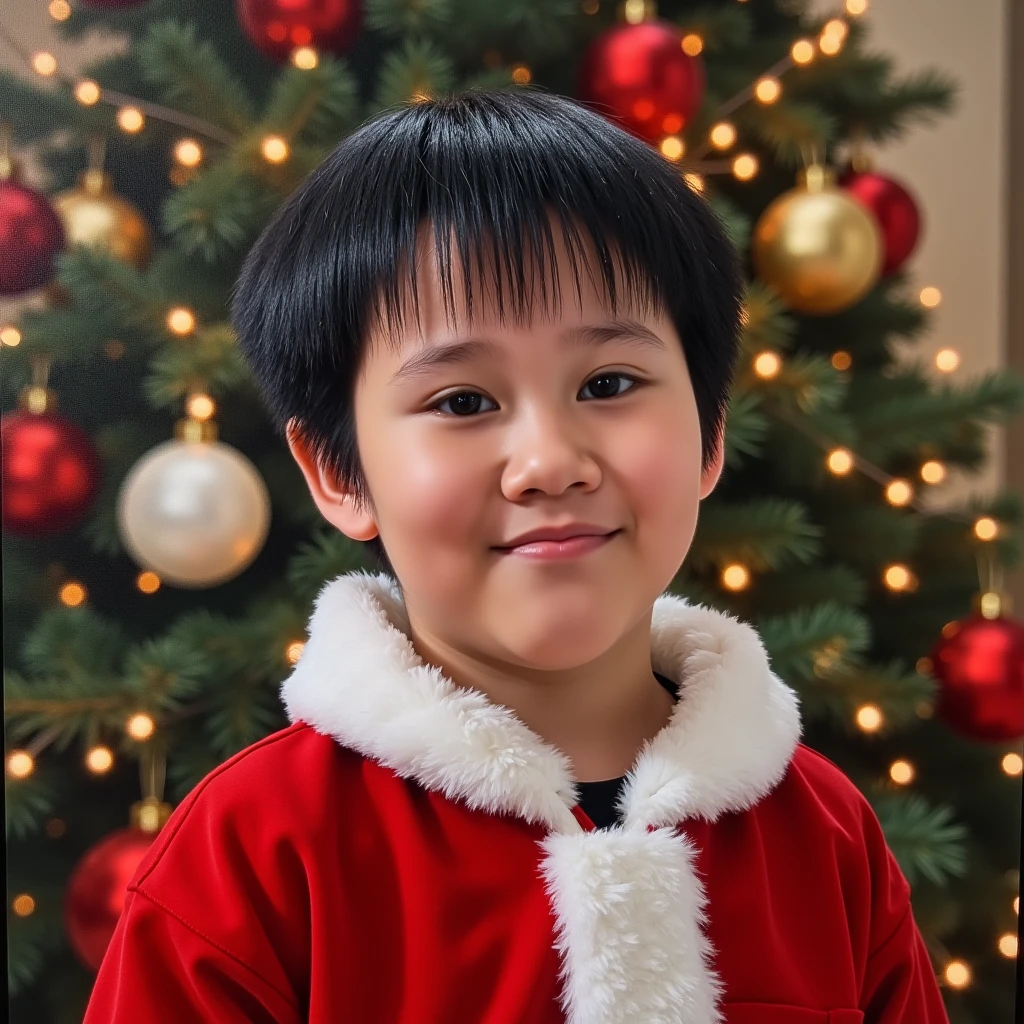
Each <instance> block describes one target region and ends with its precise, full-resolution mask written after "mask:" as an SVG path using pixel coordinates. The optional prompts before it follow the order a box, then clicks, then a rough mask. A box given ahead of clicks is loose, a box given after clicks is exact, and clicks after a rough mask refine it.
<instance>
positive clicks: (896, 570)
mask: <svg viewBox="0 0 1024 1024" xmlns="http://www.w3.org/2000/svg"><path fill="white" fill-rule="evenodd" d="M882 580H883V582H884V583H885V585H886V586H887V587H888V588H889V589H890V590H892V591H895V592H896V593H902V592H903V591H906V590H913V589H914V582H915V580H914V574H913V573H912V572H911V571H910V570H909V569H908V568H907V567H906V566H905V565H902V564H901V563H899V562H894V563H893V564H892V565H889V566H886V569H885V572H884V573H883V574H882Z"/></svg>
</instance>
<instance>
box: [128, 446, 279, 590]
mask: <svg viewBox="0 0 1024 1024" xmlns="http://www.w3.org/2000/svg"><path fill="white" fill-rule="evenodd" d="M117 515H118V525H119V527H120V532H121V539H122V540H123V541H124V544H125V547H127V548H128V551H129V552H130V553H131V555H132V557H133V558H134V559H135V561H136V562H137V563H138V564H139V565H140V566H143V567H144V568H146V569H151V570H152V571H153V572H155V573H156V574H157V575H158V576H159V577H160V578H161V580H163V581H165V582H167V583H170V584H173V585H175V586H179V587H190V588H195V589H199V588H203V587H214V586H217V585H218V584H220V583H225V582H227V581H228V580H230V579H232V578H233V577H235V576H237V575H238V574H239V573H240V572H242V570H244V569H245V568H246V567H247V566H248V565H249V564H250V563H251V562H252V561H253V559H255V558H256V556H257V555H258V554H259V553H260V550H261V548H262V547H263V544H264V541H266V539H267V531H268V529H269V527H270V495H269V494H268V493H267V487H266V484H264V482H263V478H262V477H261V476H260V475H259V472H258V471H257V469H256V467H255V466H254V465H253V464H252V463H251V462H250V461H249V460H248V459H247V458H246V457H245V456H244V455H242V454H241V452H239V451H237V450H236V449H234V448H232V447H231V446H230V445H226V444H223V443H221V442H220V441H202V442H201V441H179V440H173V441H165V442H164V443H163V444H161V445H158V446H157V447H156V448H154V449H153V450H152V451H150V452H147V453H146V454H145V455H144V456H143V457H142V458H141V459H139V461H138V462H137V463H136V464H135V465H134V466H133V467H132V469H131V471H130V472H129V474H128V476H127V477H125V480H124V483H123V484H122V486H121V492H120V495H119V497H118V508H117Z"/></svg>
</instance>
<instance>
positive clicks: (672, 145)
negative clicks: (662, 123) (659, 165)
mask: <svg viewBox="0 0 1024 1024" xmlns="http://www.w3.org/2000/svg"><path fill="white" fill-rule="evenodd" d="M685 152H686V146H684V145H683V140H682V139H679V138H677V137H676V136H675V135H670V136H669V137H668V138H667V139H662V140H661V155H662V156H664V157H667V158H668V159H669V160H672V161H676V160H682V158H683V154H684V153H685Z"/></svg>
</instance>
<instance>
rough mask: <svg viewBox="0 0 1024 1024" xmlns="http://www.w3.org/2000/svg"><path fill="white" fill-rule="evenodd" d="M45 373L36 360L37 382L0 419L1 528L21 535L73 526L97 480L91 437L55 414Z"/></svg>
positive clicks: (89, 500) (54, 401)
mask: <svg viewBox="0 0 1024 1024" xmlns="http://www.w3.org/2000/svg"><path fill="white" fill-rule="evenodd" d="M47 369H48V367H47V365H46V364H45V362H44V361H41V360H40V361H37V362H36V365H35V368H34V376H35V377H36V383H35V384H33V385H31V386H29V387H27V388H25V390H24V391H23V392H22V393H21V396H20V398H19V401H18V404H19V408H18V409H17V410H15V411H13V412H9V413H6V414H5V415H4V416H3V418H2V419H0V439H2V440H0V447H2V451H3V466H2V476H3V496H2V508H3V516H2V520H3V528H4V530H6V531H8V532H10V533H11V534H16V535H18V536H21V537H42V536H47V535H50V534H54V533H60V532H62V531H64V530H68V529H70V528H71V527H72V526H75V525H76V524H77V523H78V522H79V521H80V520H81V519H82V517H83V516H84V515H85V513H86V511H88V509H89V506H90V505H91V504H92V501H93V498H94V497H95V496H96V491H97V490H98V487H99V481H100V459H99V455H98V454H97V452H96V448H95V446H94V445H93V442H92V438H90V437H89V435H88V434H87V433H86V432H85V431H84V430H83V429H82V428H81V427H79V426H78V425H77V424H75V423H72V422H71V421H70V420H67V419H64V417H63V416H58V415H57V412H56V408H57V396H56V394H55V392H53V391H51V390H50V389H49V388H47V387H46V384H45V376H46V373H47Z"/></svg>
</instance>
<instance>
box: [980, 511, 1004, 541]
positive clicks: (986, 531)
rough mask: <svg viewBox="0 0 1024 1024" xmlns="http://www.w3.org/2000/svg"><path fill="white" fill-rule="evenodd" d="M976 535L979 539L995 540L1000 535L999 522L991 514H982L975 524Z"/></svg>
mask: <svg viewBox="0 0 1024 1024" xmlns="http://www.w3.org/2000/svg"><path fill="white" fill-rule="evenodd" d="M974 536H975V537H977V538H978V540H995V539H996V537H998V536H999V524H998V523H997V522H996V521H995V520H994V519H992V518H991V517H989V516H982V517H981V519H979V520H978V521H977V522H976V523H975V524H974Z"/></svg>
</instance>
